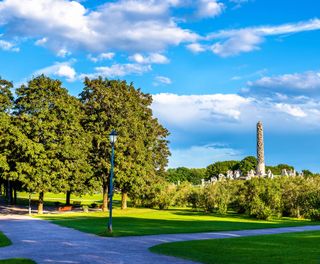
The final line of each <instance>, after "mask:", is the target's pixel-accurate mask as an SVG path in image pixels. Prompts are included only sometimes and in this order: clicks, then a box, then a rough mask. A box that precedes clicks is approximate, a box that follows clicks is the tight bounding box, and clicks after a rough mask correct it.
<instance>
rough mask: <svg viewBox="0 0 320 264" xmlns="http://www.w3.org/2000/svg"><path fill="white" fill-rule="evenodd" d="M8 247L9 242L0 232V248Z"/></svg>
mask: <svg viewBox="0 0 320 264" xmlns="http://www.w3.org/2000/svg"><path fill="white" fill-rule="evenodd" d="M10 245H11V241H10V240H9V239H8V238H7V237H6V236H5V235H4V234H3V233H2V232H0V247H6V246H10Z"/></svg>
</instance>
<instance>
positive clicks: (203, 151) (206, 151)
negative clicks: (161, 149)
mask: <svg viewBox="0 0 320 264" xmlns="http://www.w3.org/2000/svg"><path fill="white" fill-rule="evenodd" d="M171 154H172V156H171V158H170V161H169V167H170V168H177V167H189V168H205V167H207V166H208V165H209V164H211V163H212V162H213V161H223V160H231V159H232V160H233V159H235V160H240V159H241V158H242V156H241V153H240V152H239V151H238V150H234V149H232V148H229V147H215V144H208V145H204V146H191V147H189V148H185V149H177V148H173V149H171Z"/></svg>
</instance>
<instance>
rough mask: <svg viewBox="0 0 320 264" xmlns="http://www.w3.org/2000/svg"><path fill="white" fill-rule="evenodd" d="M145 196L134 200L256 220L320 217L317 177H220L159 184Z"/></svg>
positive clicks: (153, 204)
mask: <svg viewBox="0 0 320 264" xmlns="http://www.w3.org/2000/svg"><path fill="white" fill-rule="evenodd" d="M146 195H147V197H149V198H150V199H148V200H147V201H144V200H141V199H140V200H139V199H134V200H133V201H134V202H136V203H137V202H138V203H142V204H143V205H144V206H148V207H159V208H160V209H163V208H167V207H169V206H172V205H175V206H191V207H192V208H193V209H194V210H202V211H204V212H214V213H219V214H225V213H227V211H228V210H230V211H232V212H237V213H239V214H244V213H245V214H247V215H250V216H252V217H254V218H257V219H269V218H270V217H272V216H275V217H281V216H290V217H298V218H299V217H304V218H311V219H313V220H318V221H319V220H320V209H319V208H320V176H314V177H287V176H283V177H275V178H274V179H267V178H253V179H251V180H247V181H234V180H222V181H218V182H215V183H212V184H207V185H206V186H194V185H192V184H190V183H189V182H184V183H182V184H180V185H172V184H171V185H170V184H167V185H166V184H162V185H161V186H160V185H159V186H158V187H157V189H149V191H148V192H146Z"/></svg>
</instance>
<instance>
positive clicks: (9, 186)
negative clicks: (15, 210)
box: [7, 180, 12, 204]
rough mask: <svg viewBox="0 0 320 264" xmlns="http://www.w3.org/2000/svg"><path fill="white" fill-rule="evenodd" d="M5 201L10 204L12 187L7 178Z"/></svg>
mask: <svg viewBox="0 0 320 264" xmlns="http://www.w3.org/2000/svg"><path fill="white" fill-rule="evenodd" d="M7 201H8V204H12V188H11V181H9V180H8V182H7Z"/></svg>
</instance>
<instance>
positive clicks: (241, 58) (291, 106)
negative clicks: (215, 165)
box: [0, 0, 320, 171]
mask: <svg viewBox="0 0 320 264" xmlns="http://www.w3.org/2000/svg"><path fill="white" fill-rule="evenodd" d="M319 10H320V1H317V0H295V1H291V0H282V1H277V0H184V1H183V0H127V1H125V0H114V1H105V0H95V1H91V0H82V1H68V0H24V1H21V0H3V1H0V69H1V71H0V75H1V76H2V77H3V78H5V79H9V80H11V81H13V82H14V83H15V85H16V86H18V85H20V84H21V83H23V82H25V81H27V80H28V79H30V78H31V77H32V76H36V75H38V74H41V73H44V74H47V75H49V76H51V77H53V78H59V79H61V80H62V81H63V82H64V85H65V86H66V87H67V88H68V89H69V91H70V93H71V94H73V95H78V94H79V93H80V91H81V89H82V79H83V78H84V76H89V77H97V76H103V77H107V78H116V79H125V80H127V81H128V82H134V84H135V86H136V87H140V88H141V89H142V90H143V91H144V92H147V93H151V94H153V97H154V103H153V106H152V107H153V110H154V114H155V115H156V116H157V117H158V118H159V120H160V121H161V122H162V123H163V124H164V125H165V126H166V127H167V128H168V129H169V130H170V132H171V135H170V141H171V143H170V148H171V151H172V157H171V158H170V166H171V167H177V166H187V167H204V166H207V165H208V164H210V163H212V162H214V161H218V160H226V159H241V158H243V157H245V156H247V155H255V144H256V142H255V125H256V122H257V121H258V120H262V121H263V123H264V128H265V152H266V153H265V154H266V162H267V164H270V165H274V164H278V163H289V164H292V165H294V166H295V167H296V168H297V169H304V168H309V169H311V170H313V171H320V101H319V99H320V52H319V51H320V48H319V47H320V11H319Z"/></svg>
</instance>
